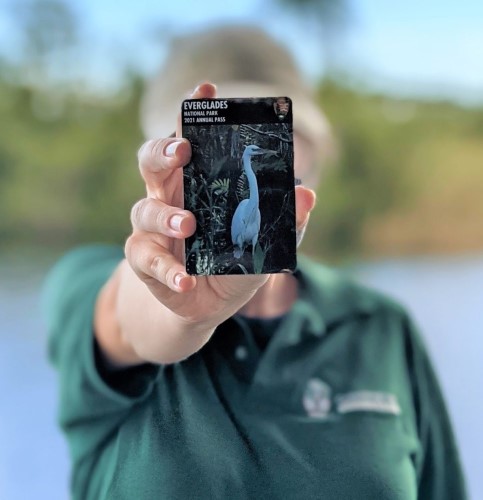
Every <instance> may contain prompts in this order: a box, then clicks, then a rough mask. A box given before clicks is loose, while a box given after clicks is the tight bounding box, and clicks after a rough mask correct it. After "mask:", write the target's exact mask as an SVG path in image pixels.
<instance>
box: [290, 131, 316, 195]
mask: <svg viewBox="0 0 483 500" xmlns="http://www.w3.org/2000/svg"><path fill="white" fill-rule="evenodd" d="M293 143H294V171H295V177H296V178H298V179H300V180H301V181H302V184H303V185H304V186H306V187H308V188H310V189H314V190H315V189H317V185H318V182H319V168H318V166H317V157H316V156H317V152H316V150H315V148H314V146H313V144H312V143H311V142H310V141H308V140H307V139H306V138H305V137H304V136H302V135H301V134H299V133H297V131H294V135H293Z"/></svg>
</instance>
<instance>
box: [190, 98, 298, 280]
mask: <svg viewBox="0 0 483 500" xmlns="http://www.w3.org/2000/svg"><path fill="white" fill-rule="evenodd" d="M181 119H182V134H183V137H186V138H187V139H188V140H189V141H190V143H191V148H192V156H191V162H190V163H189V164H188V165H187V166H186V167H185V168H184V170H183V180H184V205H185V208H186V209H187V210H190V211H191V212H193V214H194V215H195V218H196V232H195V233H194V234H193V236H191V237H190V238H187V239H186V245H185V256H186V270H187V272H188V273H189V274H193V275H212V274H260V273H277V272H283V271H293V270H294V269H295V266H296V234H295V182H294V170H293V159H294V157H293V131H292V102H291V100H290V99H289V98H288V97H263V98H249V99H248V98H240V99H187V100H185V101H183V103H182V110H181Z"/></svg>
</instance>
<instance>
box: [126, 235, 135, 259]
mask: <svg viewBox="0 0 483 500" xmlns="http://www.w3.org/2000/svg"><path fill="white" fill-rule="evenodd" d="M135 240H136V236H135V235H134V234H131V236H129V237H128V238H127V239H126V243H125V244H124V254H125V256H126V259H127V260H128V261H129V262H130V263H132V260H133V250H134V246H135V244H136V243H135Z"/></svg>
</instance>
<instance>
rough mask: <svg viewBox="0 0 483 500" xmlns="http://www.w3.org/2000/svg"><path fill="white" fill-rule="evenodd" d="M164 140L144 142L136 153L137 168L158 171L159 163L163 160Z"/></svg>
mask: <svg viewBox="0 0 483 500" xmlns="http://www.w3.org/2000/svg"><path fill="white" fill-rule="evenodd" d="M165 144H166V139H150V140H149V141H146V142H145V143H144V144H143V145H142V146H141V147H140V149H139V151H138V162H139V167H140V168H141V169H142V168H146V167H147V168H150V169H152V170H155V171H156V170H159V169H160V166H161V165H160V162H161V160H162V158H163V151H164V146H165Z"/></svg>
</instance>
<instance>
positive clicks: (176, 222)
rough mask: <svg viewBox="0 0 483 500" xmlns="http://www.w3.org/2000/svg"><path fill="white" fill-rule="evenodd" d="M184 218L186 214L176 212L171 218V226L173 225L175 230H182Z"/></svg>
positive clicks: (172, 227)
mask: <svg viewBox="0 0 483 500" xmlns="http://www.w3.org/2000/svg"><path fill="white" fill-rule="evenodd" d="M184 218H185V216H184V215H180V214H174V215H173V216H172V217H171V218H170V219H169V226H170V227H171V229H174V230H175V231H181V223H182V222H183V219H184Z"/></svg>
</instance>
